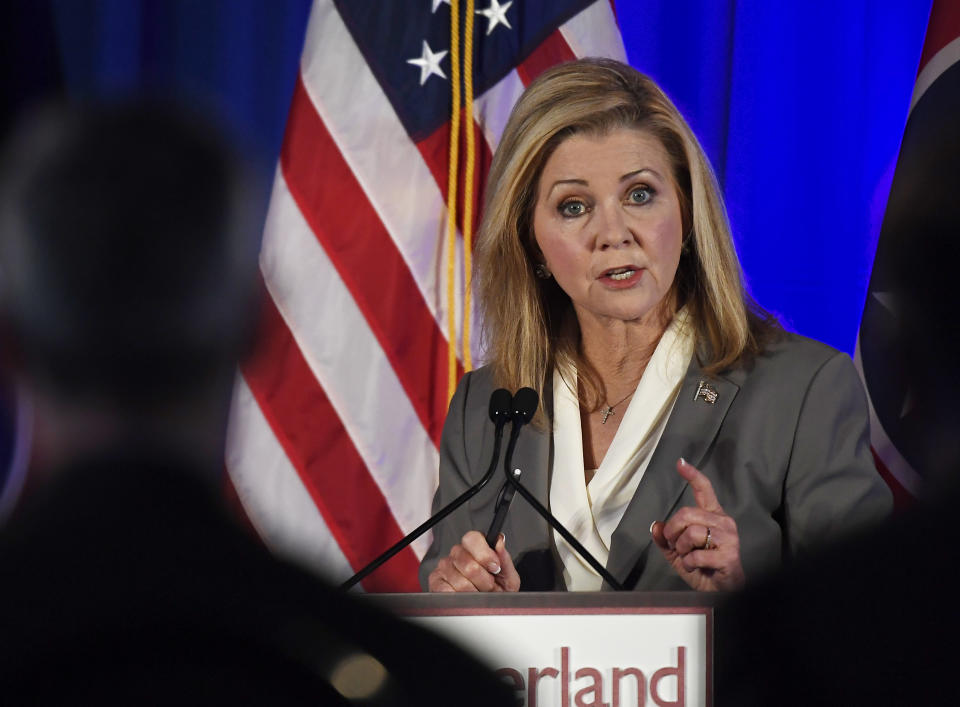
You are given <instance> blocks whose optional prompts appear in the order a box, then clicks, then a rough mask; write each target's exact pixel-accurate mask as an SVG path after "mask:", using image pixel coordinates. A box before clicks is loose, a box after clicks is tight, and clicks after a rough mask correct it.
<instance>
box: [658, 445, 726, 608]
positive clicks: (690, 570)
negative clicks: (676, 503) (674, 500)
mask: <svg viewBox="0 0 960 707" xmlns="http://www.w3.org/2000/svg"><path fill="white" fill-rule="evenodd" d="M677 472H678V473H679V474H680V476H682V477H683V478H684V479H686V480H687V482H688V483H689V484H690V487H691V488H692V489H693V498H694V500H696V502H697V505H696V506H695V507H694V506H686V507H684V508H681V509H680V510H679V511H677V512H676V513H674V514H673V515H672V516H670V518H669V519H668V520H667V522H666V523H664V522H662V521H659V520H658V521H656V522H654V524H653V525H652V526H650V533H651V534H652V535H653V542H654V543H656V545H657V546H658V547H659V548H660V551H661V552H662V553H663V556H664V557H665V558H666V559H667V562H669V563H670V565H671V566H672V567H673V569H674V570H676V572H677V574H679V575H680V577H681V578H682V579H683V581H684V582H686V583H687V584H689V585H690V586H691V587H693V588H694V589H696V590H697V591H702V592H716V591H730V590H734V589H740V588H741V587H742V586H743V583H744V580H745V577H744V575H743V566H742V565H741V564H740V536H739V535H738V534H737V524H736V522H734V520H733V518H731V517H730V516H728V515H727V514H726V513H724V512H723V508H722V507H721V506H720V502H719V501H717V495H716V494H715V493H714V492H713V485H712V484H711V483H710V480H709V479H708V478H707V477H706V476H704V475H703V474H701V473H700V472H699V471H698V470H697V469H696V468H695V467H694V466H693V465H692V464H689V463H687V462H686V461H684V460H683V459H679V460H677Z"/></svg>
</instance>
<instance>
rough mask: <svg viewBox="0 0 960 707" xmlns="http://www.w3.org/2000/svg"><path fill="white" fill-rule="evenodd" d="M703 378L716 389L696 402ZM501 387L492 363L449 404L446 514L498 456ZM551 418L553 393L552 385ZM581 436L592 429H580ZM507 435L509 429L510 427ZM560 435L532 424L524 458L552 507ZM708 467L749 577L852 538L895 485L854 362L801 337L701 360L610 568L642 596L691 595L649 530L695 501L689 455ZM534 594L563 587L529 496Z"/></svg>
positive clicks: (468, 509) (449, 521) (546, 531)
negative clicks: (493, 399) (496, 390)
mask: <svg viewBox="0 0 960 707" xmlns="http://www.w3.org/2000/svg"><path fill="white" fill-rule="evenodd" d="M701 381H706V382H708V383H709V384H710V385H711V386H712V387H713V389H714V390H715V391H716V393H717V397H716V401H715V402H714V403H709V402H707V401H706V400H704V399H703V397H702V396H701V397H699V398H697V397H696V393H697V389H698V386H699V384H700V382H701ZM491 392H493V385H492V376H491V372H490V371H489V369H486V368H481V369H479V370H477V371H474V372H472V373H468V374H467V375H466V376H464V377H463V379H462V380H461V381H460V385H459V387H458V388H457V391H456V393H455V395H454V397H453V400H452V401H451V403H450V410H449V413H448V414H447V420H446V423H445V425H444V430H443V438H442V441H441V445H440V486H439V488H438V489H437V494H436V496H435V497H434V502H433V506H434V511H436V510H438V509H439V508H441V507H442V506H443V505H445V504H446V503H448V502H449V501H450V500H452V499H453V498H455V497H456V496H457V495H458V494H460V493H462V492H463V491H464V490H466V489H467V488H468V487H469V486H470V485H472V484H474V483H475V482H476V481H477V480H479V479H480V477H481V476H482V475H483V473H484V472H485V471H486V469H487V466H488V465H489V464H490V458H491V455H492V454H493V425H492V424H491V423H490V421H489V418H488V413H487V408H488V403H489V398H490V394H491ZM544 397H545V398H546V400H545V401H542V402H541V404H544V402H545V403H546V405H547V408H546V411H547V413H548V415H549V414H550V413H551V412H552V411H551V408H552V402H553V400H552V398H553V396H552V391H551V390H549V389H548V390H547V391H545V395H544ZM571 433H572V434H580V431H579V430H576V431H571ZM504 437H505V438H506V435H504ZM553 454H554V444H553V435H552V434H551V433H550V431H549V430H540V429H536V428H534V427H532V426H530V427H528V428H526V429H524V430H523V431H522V432H521V434H520V438H519V441H518V443H517V447H516V452H515V453H514V458H513V466H515V467H519V468H520V469H522V471H523V476H522V481H523V483H524V485H525V486H526V487H527V488H528V489H529V490H530V491H531V492H532V493H533V494H534V495H535V496H536V497H537V499H538V500H539V501H540V502H541V503H543V504H544V505H548V499H549V484H550V478H549V475H550V469H551V468H552V462H553ZM681 456H682V457H684V458H686V459H687V461H689V462H690V463H691V464H693V465H694V466H696V467H697V468H698V469H700V470H701V471H702V472H703V473H704V474H706V476H707V477H709V479H710V482H711V483H712V484H713V488H714V490H715V491H716V494H717V499H718V500H719V501H720V504H721V505H722V506H723V508H724V510H725V511H726V513H728V514H729V515H730V516H732V517H733V519H734V520H735V521H736V523H737V528H738V531H739V534H740V554H741V561H742V563H743V569H744V572H745V574H746V576H747V580H748V581H751V580H753V579H756V578H757V577H758V576H760V575H762V574H763V573H765V572H767V571H769V570H771V569H775V568H777V567H779V566H780V565H781V564H782V563H783V562H784V561H785V560H786V559H788V558H791V557H794V556H797V555H802V554H804V553H806V552H808V551H809V550H810V549H811V548H814V547H816V546H817V545H818V544H821V543H826V542H830V541H831V540H833V539H835V538H836V537H838V536H839V535H841V534H846V533H849V532H850V531H853V530H856V529H858V528H860V527H863V526H866V525H869V524H873V523H876V522H878V521H880V520H882V519H883V518H884V517H886V515H887V514H888V513H889V511H890V509H891V506H892V499H891V494H890V491H889V489H888V488H887V487H886V485H885V484H884V483H883V481H882V480H881V479H880V477H879V475H878V474H877V472H876V470H875V468H874V464H873V459H872V456H871V453H870V442H869V432H868V418H867V408H866V401H865V397H864V394H863V388H862V387H861V385H860V380H859V378H858V377H857V373H856V371H855V369H854V367H853V364H852V362H851V361H850V358H849V356H847V355H845V354H842V353H839V352H838V351H835V350H834V349H832V348H830V347H829V346H826V345H825V344H821V343H819V342H817V341H813V340H811V339H806V338H803V337H800V336H796V335H793V334H789V335H787V336H786V337H785V338H784V339H783V340H782V341H780V342H778V343H776V344H774V345H772V346H771V347H770V348H769V350H768V351H767V352H766V353H765V354H764V355H762V356H760V357H758V358H756V359H755V360H754V361H753V362H752V363H750V364H749V365H746V366H743V367H739V368H735V369H733V370H731V371H729V372H727V373H725V374H724V375H721V376H717V377H713V378H710V377H708V376H707V375H705V374H704V373H703V371H702V369H701V366H700V364H699V362H698V360H697V357H696V356H694V359H693V361H692V362H691V363H690V367H689V368H688V370H687V374H686V377H685V378H684V380H683V383H682V386H681V389H680V393H679V397H678V399H677V402H676V405H675V406H674V408H673V412H672V413H671V415H670V419H669V420H668V422H667V426H666V429H665V430H664V433H663V436H662V437H661V439H660V443H659V445H658V446H657V449H656V450H655V452H654V454H653V457H652V458H651V460H650V464H649V466H648V468H647V471H646V473H645V474H644V477H643V479H642V481H641V482H640V485H639V487H638V488H637V492H636V494H635V495H634V497H633V500H632V501H631V502H630V504H629V505H628V506H627V510H626V512H625V513H624V516H623V519H622V521H621V522H620V525H619V526H617V529H616V530H615V531H614V533H613V538H612V542H611V547H610V556H609V559H608V561H607V569H608V570H609V571H610V572H611V573H612V574H613V575H614V576H615V577H617V579H619V580H620V581H621V582H622V583H623V584H624V585H625V586H626V587H630V588H633V589H637V590H670V589H689V587H688V586H687V585H686V584H685V583H684V582H683V580H681V579H680V577H679V576H678V575H677V574H676V573H675V572H674V571H673V569H672V568H671V567H670V566H669V565H668V564H667V563H666V561H665V560H664V559H663V556H662V555H661V553H660V551H659V549H658V548H657V547H656V545H654V544H653V542H652V540H651V537H650V532H649V528H650V524H651V523H652V522H653V521H655V520H665V519H666V518H668V517H669V516H670V515H671V514H673V513H674V512H676V511H677V510H678V509H679V508H681V507H683V506H693V505H696V504H695V501H694V498H693V491H692V489H690V487H689V486H688V485H687V483H686V482H685V481H684V480H683V479H682V478H681V477H680V476H679V474H677V472H676V469H675V464H676V460H677V458H678V457H681ZM502 483H503V472H502V470H501V469H498V471H497V474H496V476H495V477H494V479H493V480H492V481H491V482H490V483H489V484H488V485H487V486H486V487H485V488H484V489H483V490H482V491H481V492H480V493H478V494H477V495H476V496H475V497H474V498H473V499H471V501H470V502H469V503H467V504H466V505H465V506H462V507H461V508H460V509H458V510H457V511H456V512H455V513H453V514H452V515H450V516H449V517H448V518H446V519H445V520H444V521H442V522H441V523H440V524H439V525H438V526H437V527H436V528H435V529H434V536H433V544H432V545H431V546H430V549H429V550H428V552H427V554H426V556H425V557H424V559H423V562H422V564H421V566H420V581H421V584H422V585H423V586H424V587H426V585H427V576H428V575H429V574H430V572H431V571H432V570H433V569H434V567H436V564H437V561H438V560H439V558H440V557H444V556H446V555H447V553H448V552H449V551H450V548H451V547H452V546H453V545H454V544H456V543H458V542H459V541H460V538H461V537H462V536H463V535H464V533H466V532H467V531H469V530H479V531H481V532H482V533H486V531H487V528H488V527H489V525H490V521H491V519H492V516H493V506H494V503H495V500H496V496H497V492H498V490H499V488H500V486H501V485H502ZM503 532H504V534H505V535H506V545H507V549H508V550H509V551H510V553H511V554H512V556H513V558H514V562H515V563H516V565H517V569H518V571H519V573H520V578H521V588H522V589H524V590H541V591H542V590H550V589H559V590H562V589H563V588H564V584H563V579H562V575H561V572H560V563H559V559H558V558H557V555H556V550H555V548H554V543H553V539H552V532H551V530H550V527H549V526H548V525H547V523H546V521H544V520H542V519H541V518H540V517H539V516H538V515H537V514H536V512H535V511H534V510H533V508H532V507H531V506H530V505H529V504H528V503H527V502H526V501H525V500H524V499H523V498H522V497H521V496H520V495H519V494H518V495H517V496H516V497H515V498H514V501H513V505H512V506H511V508H510V512H509V514H508V516H507V521H506V524H505V526H504V530H503Z"/></svg>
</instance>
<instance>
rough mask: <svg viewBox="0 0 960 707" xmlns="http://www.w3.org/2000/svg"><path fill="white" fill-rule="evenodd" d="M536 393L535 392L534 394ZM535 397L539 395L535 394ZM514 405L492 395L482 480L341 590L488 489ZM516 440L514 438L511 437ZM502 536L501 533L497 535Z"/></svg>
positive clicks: (504, 393)
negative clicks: (488, 445)
mask: <svg viewBox="0 0 960 707" xmlns="http://www.w3.org/2000/svg"><path fill="white" fill-rule="evenodd" d="M531 392H533V391H531ZM533 394H534V396H536V393H535V392H534V393H533ZM512 402H513V399H512V398H511V397H510V391H508V390H505V389H503V388H498V389H497V390H495V391H493V393H492V394H491V395H490V404H489V407H488V409H487V414H488V415H489V416H490V421H491V422H493V424H494V433H493V458H492V459H491V460H490V466H489V467H488V468H487V471H486V472H485V473H484V475H483V476H482V477H481V479H480V480H479V481H478V482H477V483H475V484H474V485H473V486H471V487H470V488H468V489H467V490H466V491H464V492H463V493H462V494H460V495H459V496H457V497H456V498H455V499H453V500H452V501H451V502H450V503H448V504H447V505H446V506H444V507H443V508H441V509H440V510H439V511H437V512H436V513H435V514H434V515H432V516H430V517H429V518H428V519H427V520H425V521H424V522H423V523H421V524H420V525H419V526H417V527H416V528H414V529H413V530H412V531H411V532H410V533H409V534H407V535H406V536H405V537H404V538H403V539H402V540H399V541H398V542H396V543H394V544H393V545H392V546H391V547H390V548H388V549H387V550H386V551H384V552H383V553H382V554H381V555H379V556H378V557H377V558H376V559H374V560H373V561H372V562H370V563H369V564H367V565H366V566H365V567H364V568H363V569H361V570H360V571H359V572H357V573H356V574H355V575H353V576H352V577H351V578H350V579H348V580H347V581H346V582H344V583H343V584H341V585H340V589H341V590H344V591H346V590H347V589H350V588H351V587H352V586H353V585H355V584H356V583H357V582H359V581H360V580H362V579H364V578H365V577H367V576H368V575H369V574H371V573H372V572H374V571H375V570H376V569H378V568H379V567H380V566H381V565H382V564H383V563H385V562H386V561H387V560H389V559H390V558H391V557H393V556H394V555H396V554H397V553H398V552H400V551H401V550H403V549H404V548H405V547H407V546H408V545H409V544H410V543H412V542H413V541H414V540H416V539H417V538H419V537H420V536H421V535H423V534H424V533H425V532H427V531H428V530H430V528H432V527H433V526H435V525H436V524H437V523H439V522H440V521H441V520H443V519H444V518H446V517H447V516H448V515H450V514H451V513H453V512H454V511H455V510H457V509H458V508H459V507H460V506H462V505H463V504H464V503H466V502H467V501H469V500H470V499H471V498H473V496H475V495H476V494H477V492H478V491H480V489H482V488H483V487H484V486H486V485H487V482H489V481H490V479H492V478H493V474H494V472H495V471H496V470H497V462H498V461H499V460H500V442H501V440H502V439H503V428H504V425H506V424H507V421H509V420H510V418H511V417H512V415H513V413H512ZM534 410H536V403H534ZM532 416H533V413H532V412H531V413H530V417H532ZM514 426H515V428H516V425H514ZM510 437H511V439H513V434H512V433H511V435H510ZM497 532H499V531H497Z"/></svg>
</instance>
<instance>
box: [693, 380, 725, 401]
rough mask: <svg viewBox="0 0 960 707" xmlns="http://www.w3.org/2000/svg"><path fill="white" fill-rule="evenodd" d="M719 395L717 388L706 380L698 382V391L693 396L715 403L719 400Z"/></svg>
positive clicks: (696, 398)
mask: <svg viewBox="0 0 960 707" xmlns="http://www.w3.org/2000/svg"><path fill="white" fill-rule="evenodd" d="M718 397H719V395H718V394H717V389H716V388H714V387H713V386H712V385H710V384H709V383H707V382H706V381H705V380H702V381H700V382H699V383H697V392H696V394H695V395H694V396H693V399H694V400H703V401H704V402H705V403H710V404H711V405H713V404H714V403H716V402H717V398H718Z"/></svg>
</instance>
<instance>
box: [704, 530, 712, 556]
mask: <svg viewBox="0 0 960 707" xmlns="http://www.w3.org/2000/svg"><path fill="white" fill-rule="evenodd" d="M710 539H711V533H710V526H709V525H708V526H707V539H706V540H704V541H703V549H704V550H710V549H712V548H713V545H712V544H711V543H710Z"/></svg>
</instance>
